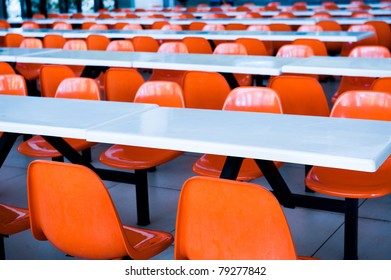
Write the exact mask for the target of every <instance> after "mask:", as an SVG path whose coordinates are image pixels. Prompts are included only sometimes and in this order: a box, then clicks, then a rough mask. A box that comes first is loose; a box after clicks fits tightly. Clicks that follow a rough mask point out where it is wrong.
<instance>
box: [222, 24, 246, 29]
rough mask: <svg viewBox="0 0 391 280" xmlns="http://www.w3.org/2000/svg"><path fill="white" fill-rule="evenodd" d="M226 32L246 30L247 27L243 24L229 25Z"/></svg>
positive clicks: (226, 26)
mask: <svg viewBox="0 0 391 280" xmlns="http://www.w3.org/2000/svg"><path fill="white" fill-rule="evenodd" d="M225 29H226V30H246V29H247V25H245V24H243V23H228V24H226V25H225Z"/></svg>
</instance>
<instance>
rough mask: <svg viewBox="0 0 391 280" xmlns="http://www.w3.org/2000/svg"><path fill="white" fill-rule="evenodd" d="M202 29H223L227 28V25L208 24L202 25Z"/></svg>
mask: <svg viewBox="0 0 391 280" xmlns="http://www.w3.org/2000/svg"><path fill="white" fill-rule="evenodd" d="M202 30H204V31H223V30H225V27H224V25H222V24H206V25H205V26H204V27H202Z"/></svg>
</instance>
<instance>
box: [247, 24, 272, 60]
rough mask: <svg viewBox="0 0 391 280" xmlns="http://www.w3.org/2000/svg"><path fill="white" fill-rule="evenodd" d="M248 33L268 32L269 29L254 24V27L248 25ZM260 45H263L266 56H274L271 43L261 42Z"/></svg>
mask: <svg viewBox="0 0 391 280" xmlns="http://www.w3.org/2000/svg"><path fill="white" fill-rule="evenodd" d="M247 30H248V31H265V32H268V31H270V28H269V26H268V25H266V24H255V25H249V26H248V27H247ZM262 43H263V44H264V45H265V48H266V51H267V55H274V48H273V41H262Z"/></svg>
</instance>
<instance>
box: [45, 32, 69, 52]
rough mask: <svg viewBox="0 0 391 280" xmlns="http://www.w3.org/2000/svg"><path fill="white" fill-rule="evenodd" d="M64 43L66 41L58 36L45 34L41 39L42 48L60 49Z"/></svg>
mask: <svg viewBox="0 0 391 280" xmlns="http://www.w3.org/2000/svg"><path fill="white" fill-rule="evenodd" d="M66 41H67V40H66V39H65V38H64V37H63V36H62V35H60V34H47V35H45V37H43V40H42V44H43V47H44V48H59V49H62V48H63V47H64V45H65V43H66Z"/></svg>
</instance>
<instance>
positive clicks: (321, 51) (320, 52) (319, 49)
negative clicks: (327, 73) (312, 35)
mask: <svg viewBox="0 0 391 280" xmlns="http://www.w3.org/2000/svg"><path fill="white" fill-rule="evenodd" d="M292 44H293V45H306V46H309V47H310V48H311V49H312V51H313V53H314V55H317V56H327V55H328V54H327V48H326V45H325V43H323V42H322V41H320V40H318V39H307V38H300V39H296V40H294V41H293V42H292Z"/></svg>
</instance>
